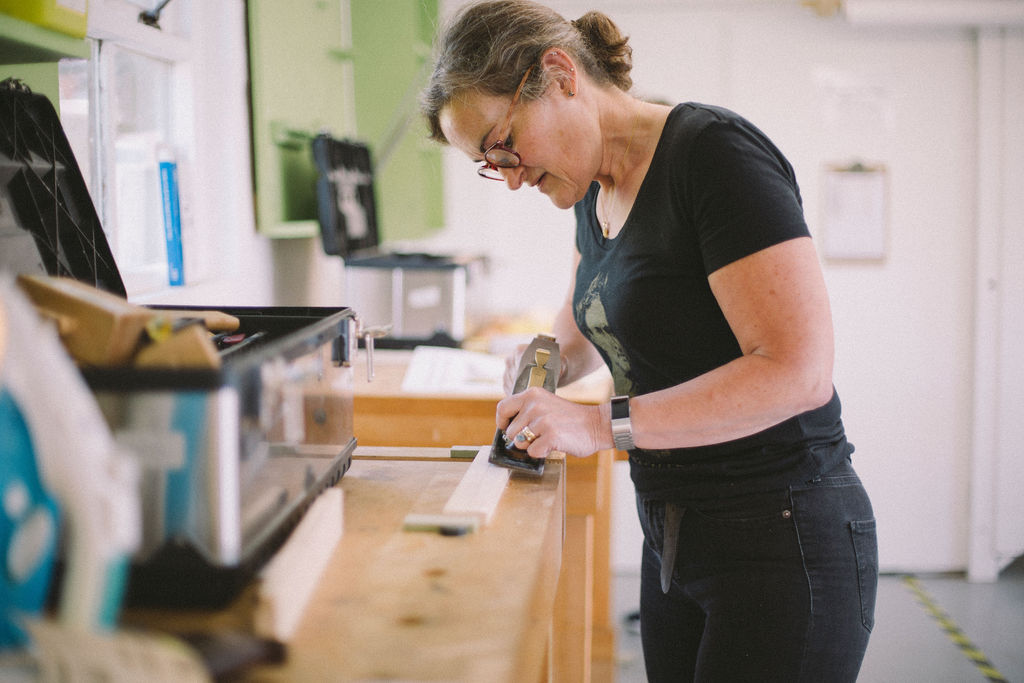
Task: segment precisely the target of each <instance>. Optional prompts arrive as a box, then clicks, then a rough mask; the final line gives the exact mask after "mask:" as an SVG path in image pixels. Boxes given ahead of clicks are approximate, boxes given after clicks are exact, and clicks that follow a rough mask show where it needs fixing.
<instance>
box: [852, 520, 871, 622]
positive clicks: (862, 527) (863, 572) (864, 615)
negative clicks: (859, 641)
mask: <svg viewBox="0 0 1024 683" xmlns="http://www.w3.org/2000/svg"><path fill="white" fill-rule="evenodd" d="M850 539H851V540H852V541H853V552H854V555H855V556H856V558H857V582H858V587H859V589H860V618H861V623H863V624H864V628H866V629H867V630H868V631H869V632H870V631H871V629H873V628H874V626H875V599H876V597H877V595H878V538H877V535H876V531H875V520H873V519H867V520H862V521H852V522H850Z"/></svg>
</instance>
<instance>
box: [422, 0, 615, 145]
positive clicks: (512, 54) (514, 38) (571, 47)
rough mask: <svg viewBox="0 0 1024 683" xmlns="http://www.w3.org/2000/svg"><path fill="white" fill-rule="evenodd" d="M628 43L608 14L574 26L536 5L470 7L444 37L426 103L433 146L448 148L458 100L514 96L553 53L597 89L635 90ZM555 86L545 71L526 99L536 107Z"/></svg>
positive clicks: (516, 1)
mask: <svg viewBox="0 0 1024 683" xmlns="http://www.w3.org/2000/svg"><path fill="white" fill-rule="evenodd" d="M628 40H629V39H628V38H627V37H626V36H623V35H622V33H621V32H620V31H619V28H618V27H617V26H616V25H615V24H614V23H613V22H612V20H611V19H609V18H608V17H607V16H606V15H605V14H603V13H601V12H587V13H586V14H584V15H583V16H582V17H580V18H579V19H577V20H576V21H572V22H570V21H566V20H565V19H563V18H562V16H561V15H559V14H558V13H557V12H555V11H554V10H552V9H549V8H547V7H544V6H543V5H539V4H537V3H535V2H532V1H531V0H487V1H485V2H476V3H472V4H469V5H466V6H465V7H463V8H461V9H460V10H459V11H458V12H457V13H456V14H455V15H454V16H453V17H452V18H451V20H450V21H449V22H448V23H447V24H446V25H445V26H444V28H443V29H442V30H441V33H440V35H439V36H438V39H437V42H436V44H435V52H436V57H435V63H434V71H433V74H432V75H431V77H430V81H429V82H428V83H427V87H426V88H425V89H424V91H423V93H422V95H421V97H420V109H421V111H422V113H423V115H424V116H425V117H426V119H427V125H428V126H429V129H430V138H431V139H432V140H436V141H437V142H441V143H447V142H448V141H447V139H446V138H445V135H444V133H443V132H442V131H441V127H440V123H439V117H440V113H441V110H442V109H444V108H445V107H446V106H447V105H448V103H449V102H451V101H452V99H454V98H455V97H457V96H459V95H461V94H464V93H467V92H480V93H484V94H487V95H511V94H512V93H513V92H514V91H515V89H516V87H517V86H518V85H519V81H520V80H521V79H522V77H523V74H524V73H526V70H527V69H528V68H530V67H531V66H533V65H535V64H538V63H539V61H540V58H541V55H542V54H544V51H545V50H547V49H549V48H552V47H559V48H561V49H563V50H565V51H566V52H568V53H569V54H570V55H572V56H573V57H574V58H575V59H576V61H577V64H578V65H579V67H580V68H582V69H583V70H584V71H586V73H587V74H588V75H589V76H590V77H591V78H593V79H594V80H595V81H596V82H597V83H599V84H601V85H609V86H614V87H617V88H619V89H621V90H623V91H628V90H629V89H630V88H631V87H632V86H633V80H632V78H631V77H630V75H629V72H630V71H631V70H632V68H633V61H632V54H633V48H631V47H630V46H629V44H628ZM547 86H548V79H547V77H546V75H545V74H544V73H543V70H541V69H535V70H534V72H533V73H532V74H531V75H530V78H529V79H528V81H527V83H526V85H525V87H524V88H523V93H522V98H523V99H524V100H531V99H536V98H537V97H540V95H541V94H543V93H544V91H545V90H546V89H547Z"/></svg>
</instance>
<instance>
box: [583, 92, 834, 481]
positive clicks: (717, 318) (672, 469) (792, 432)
mask: <svg viewBox="0 0 1024 683" xmlns="http://www.w3.org/2000/svg"><path fill="white" fill-rule="evenodd" d="M598 187H599V186H598V185H597V183H594V184H593V185H592V186H591V188H590V190H589V192H588V193H587V195H586V196H585V197H584V198H583V199H582V200H581V201H580V202H579V203H578V204H577V205H576V207H575V212H576V246H577V248H578V249H579V251H580V255H581V257H582V258H581V261H580V266H579V269H578V270H577V271H576V289H575V292H574V296H573V309H574V315H575V318H576V324H577V325H578V326H579V328H580V330H581V331H582V332H583V334H584V335H585V336H586V337H587V338H588V339H590V340H591V342H593V343H594V345H595V346H596V347H597V348H598V350H599V351H600V353H601V355H602V356H603V357H604V360H605V362H606V363H607V364H608V367H609V368H610V369H611V373H612V377H613V380H614V384H615V393H616V394H619V395H621V394H628V395H630V396H634V395H638V394H645V393H649V392H652V391H658V390H659V389H665V388H667V387H671V386H674V385H676V384H680V383H682V382H686V381H687V380H690V379H693V378H694V377H697V376H699V375H702V374H704V373H706V372H708V371H710V370H712V369H714V368H717V367H719V366H721V365H724V364H726V363H728V362H729V361H731V360H733V359H735V358H738V357H739V356H740V355H741V353H742V352H741V350H740V347H739V343H738V342H737V341H736V337H735V336H734V335H733V333H732V330H731V329H730V328H729V325H728V323H727V322H726V320H725V316H724V314H723V313H722V310H721V308H720V307H719V306H718V302H717V301H716V299H715V297H714V295H713V294H712V292H711V287H710V285H709V284H708V279H707V278H708V275H709V274H711V273H712V272H714V271H715V270H717V269H719V268H721V267H722V266H725V265H727V264H729V263H732V262H733V261H736V260H738V259H740V258H742V257H744V256H747V255H749V254H752V253H754V252H757V251H760V250H761V249H765V248H767V247H770V246H772V245H774V244H778V243H780V242H784V241H786V240H790V239H794V238H797V237H803V236H807V235H809V232H808V229H807V225H806V223H805V222H804V218H803V209H802V206H801V201H800V191H799V189H798V187H797V183H796V178H795V176H794V173H793V169H792V167H791V166H790V164H789V162H788V161H787V160H786V159H785V157H783V155H782V153H781V152H780V151H779V150H778V149H777V148H776V147H775V145H773V144H772V142H771V141H770V140H769V139H768V138H767V137H766V136H765V135H764V133H762V132H761V131H760V130H758V129H757V128H756V127H754V126H753V125H752V124H751V123H750V122H748V121H746V120H745V119H743V118H742V117H740V116H738V115H736V114H734V113H732V112H730V111H727V110H725V109H721V108H717V107H709V106H706V105H700V104H693V103H688V104H681V105H678V106H677V107H675V108H674V109H673V110H672V112H671V113H670V114H669V117H668V120H667V121H666V123H665V129H664V131H663V132H662V135H661V139H660V141H659V142H658V146H657V148H656V150H655V152H654V157H653V159H652V161H651V166H650V169H649V170H648V171H647V175H646V177H645V178H644V181H643V184H642V185H641V186H640V190H639V192H638V194H637V197H636V201H635V203H634V205H633V209H632V211H631V212H630V215H629V217H628V219H627V220H626V224H625V226H624V227H623V229H622V231H621V232H620V233H619V235H618V236H617V237H616V238H615V239H608V240H606V239H604V238H603V237H602V235H601V230H600V227H599V225H598V221H597V216H596V210H595V203H596V198H597V190H598ZM850 452H852V447H851V446H850V445H849V444H848V443H847V442H846V440H845V436H844V431H843V424H842V420H841V419H840V404H839V398H838V396H837V395H836V394H835V393H834V392H833V395H832V399H831V401H829V402H828V403H827V404H825V405H824V406H822V407H820V408H817V409H815V410H811V411H809V412H806V413H803V414H801V415H797V416H795V417H792V418H790V419H788V420H786V421H784V422H782V423H780V424H778V425H775V426H773V427H770V428H769V429H766V430H764V431H762V432H759V433H757V434H754V435H751V436H748V437H744V438H741V439H737V440H734V441H729V442H726V443H720V444H714V445H710V446H701V447H694V448H679V449H670V450H642V449H637V450H634V451H633V452H631V453H630V463H631V473H632V477H633V481H634V483H635V484H636V487H637V491H638V492H639V493H640V494H641V495H643V496H647V497H658V498H677V499H703V498H708V497H716V496H721V495H729V494H730V493H746V492H752V491H758V490H766V489H772V488H783V487H786V486H788V485H790V484H794V483H798V482H801V481H805V480H808V479H811V478H813V477H814V476H815V475H816V474H819V473H821V472H823V471H827V470H829V469H831V468H832V467H833V466H835V465H836V464H839V462H840V461H841V460H843V459H845V458H847V457H848V456H849V454H850Z"/></svg>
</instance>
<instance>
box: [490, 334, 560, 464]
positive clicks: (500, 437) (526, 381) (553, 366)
mask: <svg viewBox="0 0 1024 683" xmlns="http://www.w3.org/2000/svg"><path fill="white" fill-rule="evenodd" d="M561 367H562V359H561V356H560V355H559V352H558V342H556V341H555V338H554V337H549V336H548V335H544V334H539V335H537V336H536V337H534V339H533V341H532V342H530V345H529V346H527V347H526V350H525V351H524V352H523V356H522V359H521V360H520V361H519V373H518V375H516V383H515V385H514V386H513V388H512V393H513V394H518V393H519V392H521V391H524V390H525V389H528V388H529V387H543V388H545V389H547V390H548V391H550V392H551V393H554V392H555V387H556V386H557V385H558V375H559V372H560V370H561ZM514 436H515V435H513V437H514ZM487 459H488V461H489V462H492V463H494V464H495V465H500V466H502V467H508V468H509V469H512V470H515V471H517V472H524V473H526V474H531V475H534V476H537V477H539V476H540V475H542V474H544V458H533V457H530V455H529V454H528V453H527V452H526V451H525V450H522V449H520V448H517V447H516V446H515V442H514V441H513V440H512V439H511V438H506V436H505V433H504V432H502V431H501V430H500V429H499V430H497V432H496V433H495V435H494V443H493V444H491V454H490V456H489V457H488V458H487Z"/></svg>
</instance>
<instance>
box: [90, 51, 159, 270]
mask: <svg viewBox="0 0 1024 683" xmlns="http://www.w3.org/2000/svg"><path fill="white" fill-rule="evenodd" d="M107 55H109V56H111V57H112V59H113V63H112V69H111V70H109V71H107V70H104V71H105V72H106V73H110V74H112V82H108V83H107V84H106V85H107V89H108V92H110V93H111V99H110V100H109V101H108V103H107V104H108V106H109V107H110V110H109V119H108V120H109V121H110V122H111V127H110V129H109V131H110V134H111V136H112V140H111V142H112V153H113V155H114V158H113V169H112V172H113V175H114V177H113V182H112V183H111V187H110V189H111V195H112V196H111V197H110V201H111V204H112V206H111V209H112V211H111V212H108V215H111V214H112V215H113V216H114V220H115V223H116V246H115V254H116V258H117V261H118V264H119V266H120V268H121V270H122V271H126V270H128V271H130V270H135V269H139V268H146V267H153V266H158V265H161V264H164V263H166V256H165V249H166V248H165V245H164V238H163V213H162V208H161V206H162V205H161V193H160V176H159V172H158V163H159V159H160V156H161V154H163V153H164V150H168V149H170V148H171V143H172V139H171V127H170V111H171V107H170V100H171V98H170V88H171V66H170V65H169V64H168V63H167V62H164V61H161V60H158V59H153V58H150V57H146V56H143V55H139V54H137V53H134V52H130V51H127V50H121V49H112V50H109V51H108V52H107ZM107 151H108V153H109V152H110V151H111V147H109V146H108V147H107Z"/></svg>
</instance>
